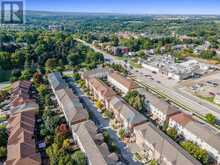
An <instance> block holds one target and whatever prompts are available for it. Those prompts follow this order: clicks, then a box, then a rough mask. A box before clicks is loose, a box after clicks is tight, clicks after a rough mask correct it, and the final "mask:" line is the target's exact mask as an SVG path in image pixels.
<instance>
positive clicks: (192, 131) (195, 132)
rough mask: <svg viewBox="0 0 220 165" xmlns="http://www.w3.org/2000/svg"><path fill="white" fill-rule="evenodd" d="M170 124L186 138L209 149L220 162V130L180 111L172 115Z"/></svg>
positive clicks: (211, 154)
mask: <svg viewBox="0 0 220 165" xmlns="http://www.w3.org/2000/svg"><path fill="white" fill-rule="evenodd" d="M169 126H170V127H173V128H176V130H177V131H178V133H179V134H182V135H183V136H184V137H185V139H187V140H190V141H192V142H194V143H196V144H198V145H199V146H200V147H201V148H203V149H205V150H206V151H208V153H209V154H210V156H212V157H213V158H214V159H215V160H216V161H217V162H218V163H220V132H219V131H216V130H214V129H213V128H211V127H209V126H208V125H207V124H205V123H201V122H199V121H197V120H195V119H193V118H192V116H190V115H188V114H185V113H179V114H176V115H174V116H171V117H170V121H169Z"/></svg>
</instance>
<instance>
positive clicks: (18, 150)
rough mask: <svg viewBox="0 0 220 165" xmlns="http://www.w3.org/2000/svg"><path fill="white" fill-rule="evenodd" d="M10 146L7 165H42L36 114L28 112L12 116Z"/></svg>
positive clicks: (9, 123) (9, 128) (9, 125)
mask: <svg viewBox="0 0 220 165" xmlns="http://www.w3.org/2000/svg"><path fill="white" fill-rule="evenodd" d="M8 121H9V122H8V130H9V138H8V146H7V152H8V153H7V156H8V157H7V161H6V165H28V164H32V165H40V164H41V158H40V154H38V153H36V149H35V140H34V138H33V135H34V125H35V113H34V112H33V111H26V112H21V113H17V114H14V115H11V116H10V118H9V120H8Z"/></svg>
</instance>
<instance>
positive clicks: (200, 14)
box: [0, 10, 220, 16]
mask: <svg viewBox="0 0 220 165" xmlns="http://www.w3.org/2000/svg"><path fill="white" fill-rule="evenodd" d="M0 11H1V10H0ZM25 11H26V12H27V11H32V12H48V13H73V14H74V13H85V14H114V15H115V14H116V15H167V16H220V13H219V14H211V13H210V14H202V13H194V14H193V13H129V12H121V13H120V12H113V11H112V12H111V11H106V12H101V11H97V12H94V11H88V12H87V11H51V10H25Z"/></svg>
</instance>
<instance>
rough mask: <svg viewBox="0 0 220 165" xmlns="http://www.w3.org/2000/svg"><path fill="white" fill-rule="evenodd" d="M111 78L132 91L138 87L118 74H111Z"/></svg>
mask: <svg viewBox="0 0 220 165" xmlns="http://www.w3.org/2000/svg"><path fill="white" fill-rule="evenodd" d="M109 76H110V77H111V78H113V79H114V80H116V81H117V82H119V83H120V84H122V85H124V86H125V87H126V88H127V89H129V90H132V89H135V88H137V87H138V85H137V84H136V83H135V82H134V81H133V80H131V79H127V78H125V77H123V76H122V75H120V74H119V73H118V72H113V73H112V74H110V75H109Z"/></svg>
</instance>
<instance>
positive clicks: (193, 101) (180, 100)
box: [77, 39, 220, 120]
mask: <svg viewBox="0 0 220 165" xmlns="http://www.w3.org/2000/svg"><path fill="white" fill-rule="evenodd" d="M77 41H79V42H81V43H83V44H84V45H86V46H89V47H90V48H92V49H94V50H95V51H97V52H100V53H102V54H103V55H104V57H105V59H108V61H110V62H114V63H118V64H121V65H127V64H126V63H125V62H124V61H122V60H119V59H117V58H115V57H114V56H112V55H110V54H108V53H106V52H104V51H102V50H99V49H97V48H95V47H94V46H92V45H91V44H89V43H86V42H85V41H82V40H79V39H77ZM129 72H130V73H132V76H133V77H134V79H136V81H137V82H139V83H141V84H142V85H144V86H146V87H148V88H151V89H153V90H155V91H158V93H161V94H162V95H165V96H167V97H168V98H169V99H170V100H171V101H173V102H174V103H176V104H177V105H182V106H181V107H182V108H185V109H186V110H188V111H191V112H192V113H195V114H198V115H202V116H205V115H206V114H208V113H211V114H213V115H215V116H216V117H217V118H218V119H219V120H220V108H218V107H216V106H213V105H211V104H209V103H207V102H205V101H203V100H201V99H199V98H195V97H194V96H190V95H186V94H183V93H181V92H179V91H177V90H175V89H170V88H168V87H165V86H163V85H162V84H158V83H156V82H154V81H152V80H150V79H148V78H146V77H144V75H143V74H142V73H141V71H140V69H135V70H134V69H129Z"/></svg>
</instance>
